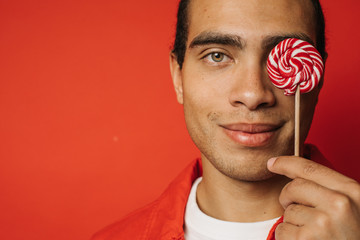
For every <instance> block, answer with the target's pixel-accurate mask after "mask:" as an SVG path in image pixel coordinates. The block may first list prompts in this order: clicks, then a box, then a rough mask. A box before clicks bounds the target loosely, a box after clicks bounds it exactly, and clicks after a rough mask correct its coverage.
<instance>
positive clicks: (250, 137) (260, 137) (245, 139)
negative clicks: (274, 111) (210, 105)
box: [221, 123, 282, 147]
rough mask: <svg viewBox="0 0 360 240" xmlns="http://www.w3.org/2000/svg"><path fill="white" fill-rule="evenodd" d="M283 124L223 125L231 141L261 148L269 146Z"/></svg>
mask: <svg viewBox="0 0 360 240" xmlns="http://www.w3.org/2000/svg"><path fill="white" fill-rule="evenodd" d="M281 126H282V125H281V124H267V123H251V124H249V123H236V124H228V125H221V127H222V128H223V129H224V132H225V133H226V135H227V136H228V137H230V139H232V140H233V141H235V142H236V143H238V144H241V145H243V146H246V147H261V146H265V145H267V144H269V143H270V142H271V140H272V139H273V137H274V136H275V135H276V133H277V130H278V129H280V128H281Z"/></svg>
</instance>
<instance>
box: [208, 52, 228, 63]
mask: <svg viewBox="0 0 360 240" xmlns="http://www.w3.org/2000/svg"><path fill="white" fill-rule="evenodd" d="M210 57H211V60H213V61H214V62H222V61H223V60H224V58H225V54H223V53H219V52H215V53H211V54H210Z"/></svg>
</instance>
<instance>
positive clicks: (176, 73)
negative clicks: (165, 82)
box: [169, 52, 184, 104]
mask: <svg viewBox="0 0 360 240" xmlns="http://www.w3.org/2000/svg"><path fill="white" fill-rule="evenodd" d="M169 60H170V72H171V77H172V80H173V84H174V88H175V93H176V97H177V101H178V102H179V103H180V104H183V103H184V96H183V81H182V73H181V69H180V66H179V63H178V62H177V58H176V56H175V54H174V53H172V52H170V54H169Z"/></svg>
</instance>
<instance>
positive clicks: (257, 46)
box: [171, 0, 319, 181]
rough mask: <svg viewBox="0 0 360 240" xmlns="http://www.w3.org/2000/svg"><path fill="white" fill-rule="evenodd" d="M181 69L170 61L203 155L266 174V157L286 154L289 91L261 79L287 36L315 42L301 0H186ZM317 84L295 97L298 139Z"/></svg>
mask: <svg viewBox="0 0 360 240" xmlns="http://www.w3.org/2000/svg"><path fill="white" fill-rule="evenodd" d="M188 14H189V33H188V39H187V49H186V54H185V59H184V63H183V67H182V69H180V68H179V66H178V64H177V62H176V60H175V58H174V57H172V59H171V67H172V76H173V80H174V85H175V89H176V93H177V98H178V101H179V102H180V103H182V104H183V105H184V114H185V121H186V124H187V128H188V131H189V133H190V136H191V137H192V139H193V141H194V142H195V144H196V145H197V147H198V148H199V149H200V151H201V153H202V159H203V161H207V162H210V163H211V165H212V166H213V167H214V168H215V169H217V170H219V171H220V172H221V173H223V174H225V175H227V176H229V177H232V178H235V179H239V180H248V181H254V180H255V181H256V180H263V179H267V178H269V177H270V176H271V174H270V173H269V172H268V170H267V168H266V162H267V160H268V159H269V158H271V157H273V156H279V155H291V154H293V142H294V140H293V139H294V97H293V96H291V97H289V96H285V95H284V93H283V90H280V89H277V88H276V87H274V86H273V85H272V83H271V81H270V79H269V77H268V73H267V70H266V61H267V57H268V54H269V52H270V51H271V49H272V48H273V47H274V46H275V45H276V44H277V43H278V42H280V41H281V40H283V39H284V38H288V37H297V38H303V39H305V40H308V41H313V42H315V34H316V33H315V27H314V21H313V19H314V18H313V11H312V4H311V2H310V1H308V0H252V1H249V0H224V1H219V0H193V1H192V2H191V4H190V10H189V13H188ZM318 93H319V89H318V88H316V89H314V90H313V91H312V92H311V93H308V94H303V95H302V97H301V128H300V129H301V130H300V131H301V142H303V141H304V140H305V138H306V135H307V132H308V130H309V128H310V124H311V120H312V117H313V113H314V109H315V105H316V101H317V96H318Z"/></svg>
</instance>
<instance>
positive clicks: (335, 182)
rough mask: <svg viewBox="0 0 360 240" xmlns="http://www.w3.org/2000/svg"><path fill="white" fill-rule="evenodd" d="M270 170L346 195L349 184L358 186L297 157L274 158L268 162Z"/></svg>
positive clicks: (342, 176) (337, 174) (322, 167)
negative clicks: (309, 181)
mask: <svg viewBox="0 0 360 240" xmlns="http://www.w3.org/2000/svg"><path fill="white" fill-rule="evenodd" d="M268 169H269V170H270V171H271V172H273V173H277V174H281V175H285V176H287V177H289V178H292V179H294V178H303V179H307V180H311V181H313V182H316V183H318V184H320V185H322V186H324V187H326V188H329V189H332V190H336V191H340V192H343V193H346V194H349V193H350V192H349V191H347V189H348V184H354V185H355V184H356V185H357V184H358V183H357V182H356V181H355V180H353V179H351V178H348V177H346V176H344V175H342V174H340V173H338V172H336V171H334V170H332V169H330V168H327V167H325V166H323V165H320V164H318V163H315V162H313V161H311V160H308V159H305V158H300V157H295V156H281V157H278V158H272V159H270V160H269V161H268ZM350 194H351V193H350Z"/></svg>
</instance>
